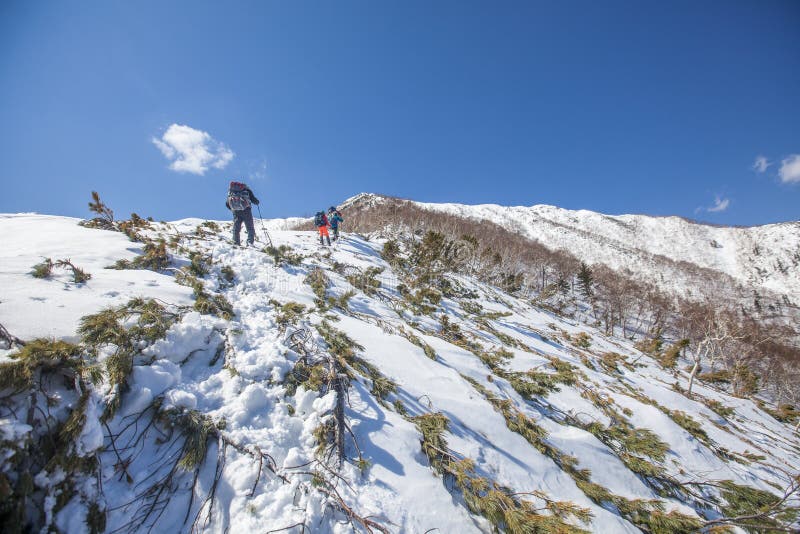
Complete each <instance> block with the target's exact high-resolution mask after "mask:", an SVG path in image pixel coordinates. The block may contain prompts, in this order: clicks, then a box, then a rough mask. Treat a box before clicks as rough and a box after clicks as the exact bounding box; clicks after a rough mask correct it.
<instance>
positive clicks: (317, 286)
mask: <svg viewBox="0 0 800 534" xmlns="http://www.w3.org/2000/svg"><path fill="white" fill-rule="evenodd" d="M304 282H305V283H306V284H308V285H310V286H311V290H312V291H313V292H314V295H316V296H317V298H316V299H315V300H314V302H315V303H316V305H317V307H319V308H322V309H323V310H324V309H325V308H326V307H327V306H326V302H327V301H326V299H325V290H326V289H328V286H329V285H330V279H328V276H327V275H326V274H325V271H323V270H322V269H320V268H319V267H314V268H313V269H312V270H311V272H310V273H308V276H306V278H305V280H304Z"/></svg>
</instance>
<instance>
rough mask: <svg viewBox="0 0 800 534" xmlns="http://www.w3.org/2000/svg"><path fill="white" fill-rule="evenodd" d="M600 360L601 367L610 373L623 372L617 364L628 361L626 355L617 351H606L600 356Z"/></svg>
mask: <svg viewBox="0 0 800 534" xmlns="http://www.w3.org/2000/svg"><path fill="white" fill-rule="evenodd" d="M598 362H599V363H600V367H602V368H603V369H605V370H606V371H608V372H609V373H621V372H622V371H620V369H619V367H617V364H619V363H623V362H626V360H625V357H624V356H622V355H621V354H617V353H616V352H606V353H604V354H603V355H602V356H600V358H598Z"/></svg>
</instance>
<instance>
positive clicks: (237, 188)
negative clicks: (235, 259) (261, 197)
mask: <svg viewBox="0 0 800 534" xmlns="http://www.w3.org/2000/svg"><path fill="white" fill-rule="evenodd" d="M251 204H255V205H256V206H258V204H259V202H258V199H257V198H256V196H255V195H254V194H253V192H252V191H251V190H250V188H249V187H247V185H246V184H243V183H241V182H231V185H230V187H229V188H228V199H227V200H226V201H225V207H226V208H228V209H229V210H231V211H232V212H233V243H234V244H235V245H240V238H239V234H240V232H241V231H242V223H244V226H245V228H246V229H247V244H248V245H252V244H253V243H254V242H255V240H256V229H255V225H254V224H253V213H252V212H251V211H250V205H251Z"/></svg>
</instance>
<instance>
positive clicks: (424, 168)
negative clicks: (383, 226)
mask: <svg viewBox="0 0 800 534" xmlns="http://www.w3.org/2000/svg"><path fill="white" fill-rule="evenodd" d="M0 80H2V82H0V180H2V195H0V212H19V211H38V212H42V213H55V214H63V215H74V216H86V215H88V213H87V210H86V203H87V201H88V200H89V192H90V191H91V190H97V191H99V192H100V194H101V197H102V198H103V199H104V200H105V201H106V202H107V203H108V204H109V205H110V206H111V207H112V208H113V209H114V210H115V211H116V212H117V214H118V215H121V216H125V217H126V216H127V215H128V214H129V213H130V212H131V211H135V212H137V213H138V214H140V215H143V216H148V215H149V216H153V217H155V218H156V219H177V218H182V217H189V216H197V217H207V218H227V217H228V212H227V210H226V209H225V207H224V196H225V190H226V187H227V182H228V181H229V180H230V179H232V178H240V179H243V180H245V181H247V182H248V183H250V184H251V185H252V187H253V189H254V190H255V192H256V194H257V195H258V196H260V197H261V198H262V199H263V201H264V203H263V205H262V211H263V212H264V216H265V217H278V216H290V215H308V214H311V213H313V212H314V211H316V210H317V209H321V208H323V207H326V206H329V205H331V204H334V203H338V202H339V201H341V200H343V199H345V198H347V197H349V196H351V195H353V194H356V193H359V192H362V191H370V192H377V193H385V194H390V195H397V196H401V197H406V198H412V199H415V200H421V201H430V202H446V201H451V202H463V203H485V202H492V203H499V204H507V205H531V204H540V203H544V204H554V205H557V206H561V207H564V208H570V209H590V210H595V211H600V212H604V213H612V214H618V213H646V214H653V215H681V216H685V217H690V218H695V219H699V220H704V221H709V222H713V223H720V224H741V225H753V224H764V223H769V222H777V221H786V220H797V219H800V2H797V1H793V0H790V1H784V2H780V1H752V2H744V1H736V0H720V1H711V0H708V1H703V2H696V1H686V2H682V1H670V2H661V1H658V2H656V1H631V2H611V1H609V2H589V1H580V2H579V1H567V2H534V1H525V2H489V1H482V2H463V1H458V2H455V1H453V2H450V1H434V2H427V1H425V2H423V1H403V2H399V1H391V2H390V1H377V2H376V1H358V2H352V1H341V2H307V1H292V2H288V1H286V2H277V1H275V2H271V1H253V2H236V1H230V2H213V3H212V2H200V1H191V2H189V1H184V2H181V1H169V2H160V1H159V2H156V1H137V2H123V1H117V0H106V1H102V2H100V1H97V2H91V1H87V2H56V1H37V2H29V1H21V0H19V1H18V0H5V1H3V2H0ZM758 158H763V159H758Z"/></svg>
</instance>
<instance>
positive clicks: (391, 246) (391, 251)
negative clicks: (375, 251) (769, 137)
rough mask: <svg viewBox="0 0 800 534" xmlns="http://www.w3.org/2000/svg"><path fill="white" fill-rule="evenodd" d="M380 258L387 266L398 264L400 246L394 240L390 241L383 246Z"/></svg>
mask: <svg viewBox="0 0 800 534" xmlns="http://www.w3.org/2000/svg"><path fill="white" fill-rule="evenodd" d="M381 257H382V258H383V259H384V260H385V261H386V263H388V264H389V265H394V264H396V263H398V260H399V259H400V245H399V244H398V243H397V241H396V240H394V239H390V240H389V241H387V242H386V243H384V244H383V249H382V251H381Z"/></svg>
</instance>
